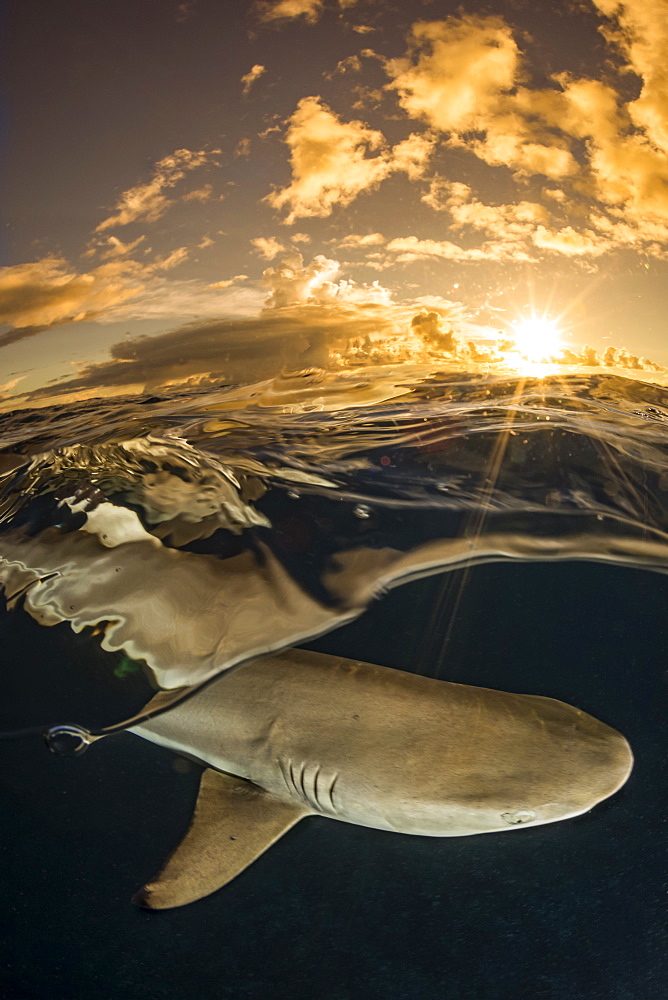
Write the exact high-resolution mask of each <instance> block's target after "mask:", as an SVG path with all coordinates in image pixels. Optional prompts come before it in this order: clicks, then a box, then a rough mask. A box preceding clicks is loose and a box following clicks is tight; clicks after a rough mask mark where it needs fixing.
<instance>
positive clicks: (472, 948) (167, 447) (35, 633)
mask: <svg viewBox="0 0 668 1000" xmlns="http://www.w3.org/2000/svg"><path fill="white" fill-rule="evenodd" d="M318 379H319V381H318ZM367 381H368V384H367V385H365V386H363V385H358V384H354V385H350V384H342V381H341V379H339V380H338V381H336V380H334V379H333V378H332V377H329V378H328V377H326V376H318V375H317V374H314V375H311V376H308V377H305V379H303V380H302V382H303V383H304V384H299V383H298V384H295V383H294V381H293V382H287V383H286V380H284V381H283V382H282V383H280V382H279V383H273V384H272V385H270V386H264V387H261V388H260V389H256V390H253V392H248V391H246V392H245V393H244V392H242V391H241V390H225V389H222V390H220V391H219V392H218V393H209V394H208V395H207V396H206V397H205V396H197V397H195V396H192V395H190V396H182V397H179V398H178V399H177V398H171V399H155V398H153V399H151V400H136V399H135V400H125V401H121V402H119V403H109V402H106V401H105V402H104V403H96V402H92V403H91V402H89V403H87V404H79V405H78V406H75V407H70V408H57V409H55V408H54V409H53V410H51V411H40V413H39V414H29V413H25V412H24V413H16V414H13V415H10V416H8V417H6V418H5V425H4V441H5V444H6V447H5V452H4V458H3V460H4V466H3V468H4V469H5V470H6V473H7V474H6V476H5V479H4V492H3V498H2V499H3V502H4V508H3V509H4V514H3V523H2V534H1V535H0V555H2V556H3V560H4V562H3V565H2V569H3V572H4V574H5V576H4V578H3V579H5V581H6V583H5V586H6V588H7V589H6V597H7V598H8V599H9V605H10V608H9V609H8V610H5V612H4V615H3V617H2V619H0V634H1V636H2V653H1V662H2V667H1V672H2V683H3V688H4V695H3V699H2V728H3V730H4V732H5V733H6V734H8V735H9V734H11V733H12V732H14V733H16V732H18V731H19V730H30V731H32V730H33V729H34V731H35V733H34V735H26V736H23V737H21V738H17V739H6V740H3V741H2V743H0V753H1V754H2V758H3V767H2V771H1V772H0V773H1V779H0V780H1V782H2V798H3V824H2V854H1V861H2V884H3V887H4V893H3V898H4V902H5V905H4V907H3V917H2V919H3V922H4V923H5V926H4V928H3V935H2V940H3V951H4V954H3V957H2V964H1V970H2V971H1V972H0V994H1V995H2V996H3V997H7V998H8V1000H13V998H17V1000H22V998H28V997H29V998H32V997H41V996H44V995H45V994H46V993H47V992H48V994H49V995H51V996H54V997H68V998H78V997H82V998H83V997H84V996H85V997H89V996H90V995H91V994H92V995H105V996H110V997H119V998H120V997H123V998H131V997H132V998H134V997H136V996H137V995H140V994H143V995H145V996H148V997H151V998H156V1000H162V998H172V997H174V998H176V997H179V998H180V997H189V996H198V997H224V998H230V1000H237V998H246V997H248V998H251V997H252V998H255V997H258V996H269V997H287V996H290V997H295V998H301V997H304V998H311V997H315V996H317V997H323V998H327V1000H348V998H350V1000H352V998H358V997H359V998H362V997H364V998H367V997H370V998H379V1000H380V998H383V1000H385V998H401V1000H403V998H411V1000H412V998H416V1000H418V998H420V1000H423V998H424V1000H441V998H445V1000H450V998H453V1000H454V998H456V1000H460V998H462V1000H464V998H466V1000H469V998H471V997H485V998H492V1000H495V998H506V997H517V996H530V997H532V998H533V997H536V998H555V1000H556V998H559V1000H561V998H569V1000H570V998H573V997H577V998H580V997H582V998H585V997H586V998H587V1000H589V998H595V1000H598V998H600V1000H627V998H632V1000H646V998H647V997H649V996H655V995H660V992H661V988H662V984H663V982H665V978H666V972H667V971H668V969H667V968H666V958H665V956H666V943H667V942H666V933H665V870H666V866H665V848H666V821H665V815H666V796H665V787H666V775H665V769H666V764H665V761H666V754H665V721H664V720H665V713H666V674H665V645H666V643H665V639H666V636H665V624H664V623H665V607H666V598H667V597H668V579H667V578H666V575H665V567H666V566H667V565H668V559H667V558H666V554H667V553H668V549H666V545H665V541H666V535H665V532H666V523H665V521H666V515H665V496H666V489H667V488H668V476H666V468H667V467H666V433H667V429H666V423H665V421H666V419H668V395H667V394H666V391H665V390H664V389H662V388H660V387H658V386H652V385H648V384H643V383H638V382H628V381H626V380H624V379H621V378H615V377H612V376H600V377H598V376H597V377H591V376H590V377H588V378H587V379H579V378H578V379H575V378H572V379H571V380H570V381H569V380H564V379H559V380H557V379H554V380H552V381H550V380H546V381H545V382H542V383H539V382H534V383H531V384H529V383H527V382H526V381H525V382H524V383H518V382H517V380H515V381H514V382H513V381H505V382H504V381H502V380H499V379H490V378H488V377H484V376H483V377H481V376H475V377H474V376H471V375H466V374H465V373H460V374H459V375H453V373H449V374H445V373H440V374H439V373H432V374H431V376H429V377H425V376H424V375H422V376H421V377H420V378H417V377H415V375H414V374H410V375H409V374H406V375H405V377H404V379H403V382H402V380H401V379H395V380H394V388H393V387H392V386H391V385H389V384H386V383H381V381H380V380H379V379H377V380H374V379H369V380H367ZM253 393H254V394H253ZM370 394H373V395H375V397H376V398H375V400H374V399H371V398H370ZM548 418H549V419H548ZM118 511H120V514H118V513H116V512H118ZM96 512H97V513H96ZM126 515H129V516H131V518H133V519H134V520H131V521H130V520H127V518H126V520H124V521H121V520H119V518H124V517H126ZM119 525H120V527H119ZM112 529H113V530H118V531H119V532H120V534H118V535H116V536H113V537H107V539H106V540H105V539H104V538H103V537H102V535H104V534H107V535H109V532H110V531H112ZM130 529H131V532H130V534H131V537H130V536H129V535H128V534H127V532H128V531H130ZM123 532H125V534H124V533H123ZM132 532H134V534H132ZM145 536H150V537H148V538H147V537H145ZM105 541H106V542H107V543H109V542H111V543H112V544H104V543H105ZM112 557H113V558H112ZM152 559H153V560H154V561H153V562H152V561H151V560H152ZM156 559H157V560H158V562H155V560H156ZM201 560H204V561H203V562H202V561H201ZM19 563H20V566H19ZM177 563H178V566H179V570H178V571H175V572H176V578H177V584H174V582H173V579H171V578H170V575H169V573H168V572H167V569H166V568H170V569H171V567H173V566H176V565H177ZM119 566H120V567H121V568H122V569H123V573H124V574H125V576H124V580H125V581H126V582H125V584H124V588H117V589H116V590H114V589H113V586H111V585H110V580H109V570H110V568H111V569H113V570H114V573H115V570H116V568H117V567H119ZM147 566H149V569H150V572H146V571H145V570H146V567H147ZM237 567H241V569H237ZM206 568H208V569H210V570H211V571H212V572H214V571H215V572H214V577H215V579H214V585H215V587H217V588H219V589H218V590H216V594H215V595H214V597H212V601H213V607H214V610H215V611H216V614H214V615H212V617H211V618H209V617H207V616H206V615H205V614H204V610H203V606H202V601H201V599H200V598H197V601H196V602H195V607H194V610H193V607H192V606H191V604H189V603H188V594H187V592H185V591H184V590H183V589H182V581H183V580H184V579H186V580H187V579H191V580H192V581H194V583H193V586H195V584H197V583H198V582H201V580H202V579H203V577H202V572H203V570H204V569H206ZM19 570H20V572H21V573H22V574H24V575H23V576H22V577H21V580H20V583H21V584H22V589H21V588H18V589H17V579H18V578H17V575H16V574H17V573H18V572H19ZM181 571H182V572H183V573H185V576H178V573H179V572H181ZM123 573H122V574H119V575H121V576H123ZM230 574H232V575H234V574H236V576H234V579H235V581H236V583H235V586H234V587H231V586H228V585H227V582H226V581H227V580H228V577H229V576H230ZM47 577H48V578H47ZM206 579H207V580H209V578H208V577H207V578H206ZM138 580H139V581H141V582H140V585H138V584H137V581H138ZM12 581H13V583H12ZM258 581H259V582H258ZM260 584H262V585H260ZM12 587H13V588H14V590H13V591H12ZM179 588H181V589H179ZM291 588H292V589H291ZM388 588H389V592H386V591H387V590H388ZM288 591H289V592H290V593H291V594H293V595H294V594H297V595H300V599H299V600H298V601H296V603H295V600H294V599H293V598H291V599H290V600H289V601H287V604H288V605H289V606H290V607H291V608H292V612H291V615H292V616H291V617H290V615H287V616H286V615H285V614H282V612H281V608H282V607H283V605H284V604H285V602H286V593H287V592H288ZM130 592H131V594H132V599H131V600H125V596H126V595H127V594H129V593H130ZM198 593H199V592H198ZM156 595H157V596H156ZM12 598H13V599H12ZM214 598H215V599H214ZM155 600H159V601H160V602H162V604H161V607H163V606H170V607H171V609H172V611H171V618H167V619H165V618H163V619H162V620H163V622H165V624H164V628H163V631H162V632H160V633H159V634H158V633H156V631H155V629H154V628H153V627H151V628H148V627H147V624H146V623H147V621H148V620H149V618H150V613H151V607H152V604H151V601H155ZM123 601H125V603H123ZM216 601H219V602H220V603H216ZM105 602H106V603H105ZM165 602H167V603H166V604H165ZM169 602H171V604H170V603H169ZM198 602H199V603H198ZM70 604H74V605H75V607H72V608H70V607H69V606H68V605H70ZM186 606H187V609H188V612H187V615H186V612H185V610H184V608H185V607H186ZM221 609H222V610H223V611H224V612H225V614H222V611H221ZM121 610H122V611H123V613H124V618H123V620H122V622H121V618H120V611H121ZM244 613H246V614H249V613H250V615H251V618H250V621H251V623H252V622H255V623H256V627H250V628H249V627H245V628H244V629H243V630H242V631H236V632H235V628H236V627H237V624H236V623H238V622H239V621H240V619H241V616H242V615H243V614H244ZM95 615H97V624H95V623H93V621H92V619H93V618H94V616H95ZM86 616H87V617H88V619H91V623H89V624H86V625H82V624H81V622H82V621H83V619H84V618H86ZM114 616H116V617H114ZM212 621H213V623H214V624H212ZM286 621H287V624H286ZM109 622H112V626H113V623H114V622H116V632H115V633H114V628H113V627H110V626H109V624H107V623H109ZM119 622H121V624H122V626H123V628H121V627H120V626H119ZM277 622H279V623H283V632H282V633H280V634H278V633H277V628H276V623H277ZM230 623H231V624H230ZM73 625H76V628H77V629H78V631H75V628H74V627H73ZM186 626H188V627H191V626H192V631H191V632H187V630H186ZM123 629H124V630H123ZM291 629H292V630H293V632H294V634H295V635H297V634H299V638H298V640H297V641H298V642H299V644H300V645H302V646H304V645H305V646H307V647H308V648H313V649H318V650H321V651H325V652H332V653H336V654H339V655H345V656H350V657H354V658H359V659H366V660H369V661H371V662H376V663H381V664H385V665H387V666H393V667H397V668H400V669H405V670H411V671H415V672H419V673H423V674H429V675H432V676H438V677H441V678H443V679H447V680H454V681H458V682H463V683H467V684H473V685H480V686H486V687H492V688H500V689H504V690H508V691H518V692H525V693H534V694H543V695H549V696H551V697H555V698H559V699H561V700H563V701H566V702H569V703H571V704H574V705H577V706H578V707H580V708H582V709H584V710H585V711H587V712H589V713H591V714H593V715H594V716H596V717H597V718H599V719H601V720H602V721H604V722H606V723H608V724H609V725H611V726H613V727H614V728H616V729H618V730H619V731H620V732H622V733H623V734H624V735H625V736H626V737H627V739H628V740H629V741H630V743H631V746H632V747H633V751H634V755H635V760H636V763H635V767H634V771H633V773H632V775H631V778H630V780H629V782H628V783H627V785H625V787H624V788H623V789H622V790H621V791H620V792H618V793H617V794H616V795H615V796H614V797H613V798H612V799H610V800H608V801H607V802H605V803H603V804H602V805H599V806H598V807H596V809H594V810H593V811H592V812H590V813H588V814H586V815H584V816H581V817H578V818H576V819H573V820H569V821H568V822H564V823H555V824H550V825H546V826H542V827H536V828H535V829H527V830H522V831H521V832H518V835H517V836H512V837H505V836H502V835H498V836H497V835H489V836H485V837H467V838H454V839H444V840H438V839H434V838H419V837H408V836H403V835H398V834H388V833H383V832H380V831H375V830H370V829H365V828H358V827H354V826H349V825H345V824H342V823H336V822H333V821H330V820H326V819H319V818H314V819H309V820H307V821H306V822H304V823H301V824H299V825H298V826H297V827H295V828H294V829H293V830H292V831H291V832H290V833H289V834H288V835H286V836H285V837H284V838H283V839H282V840H281V841H279V843H278V844H276V845H275V846H274V847H273V848H272V849H271V850H269V851H268V852H267V853H266V854H265V855H263V856H262V857H261V858H260V859H259V860H258V861H256V862H255V863H254V864H253V865H251V867H250V868H248V869H247V870H246V871H245V872H244V873H242V875H240V876H239V877H238V878H236V879H235V880H234V881H233V882H231V883H230V884H229V885H228V886H226V887H225V888H224V889H223V890H221V891H219V892H218V893H215V894H214V895H212V896H210V897H208V898H206V899H203V900H201V901H199V902H198V903H195V904H192V905H190V906H188V907H185V908H183V909H180V910H173V911H164V912H161V913H148V912H145V911H142V910H140V909H137V908H136V907H134V906H132V904H131V903H130V901H129V899H130V896H131V895H132V893H133V892H134V891H135V889H136V888H137V887H138V886H139V885H141V884H143V883H144V882H145V881H146V879H147V878H149V877H150V876H151V875H152V874H153V873H154V872H155V870H156V868H157V867H158V865H159V864H160V862H161V861H162V859H163V858H164V857H165V856H166V854H168V853H169V851H170V850H171V849H172V848H173V847H174V845H175V844H176V843H177V841H178V839H179V837H180V836H181V835H182V833H183V831H184V830H185V828H186V826H187V824H188V821H189V818H190V814H191V812H192V807H193V803H194V799H195V796H196V793H197V785H198V779H199V773H200V769H199V768H198V766H197V765H195V764H193V763H191V762H190V761H187V760H185V759H184V758H180V757H178V756H177V755H175V754H172V753H171V752H169V751H166V750H164V749H160V748H158V747H156V746H153V745H150V744H148V743H146V742H145V741H144V740H141V739H139V738H137V737H134V736H132V735H131V734H127V733H123V732H118V733H116V734H115V735H110V736H108V737H105V738H103V739H100V740H99V741H97V742H95V743H94V744H93V746H91V747H90V749H89V750H88V752H87V753H85V754H84V755H83V756H79V757H76V758H74V759H68V758H62V757H58V756H56V755H54V754H50V753H49V752H48V751H47V749H46V747H45V745H44V742H43V740H42V737H41V735H40V733H41V731H42V730H43V729H44V728H45V727H47V726H50V725H56V724H59V723H65V722H67V723H77V724H79V725H82V726H85V727H86V728H88V729H90V730H93V731H94V732H102V731H103V730H105V729H113V728H115V727H119V726H120V727H122V725H123V722H124V720H127V719H129V718H130V717H131V716H132V715H134V714H136V713H141V712H143V711H146V710H147V706H150V705H151V704H152V699H155V698H156V696H158V697H159V696H161V695H164V694H165V692H167V693H169V692H170V691H172V692H173V691H174V690H175V689H174V688H170V687H169V686H168V684H169V682H171V681H172V680H173V677H174V675H173V674H170V673H169V671H170V670H174V669H177V670H178V671H180V673H179V674H178V680H179V682H180V684H181V687H180V688H178V689H176V690H177V691H178V694H179V696H180V695H181V694H182V693H183V691H184V688H186V689H188V690H189V689H190V688H191V687H193V686H196V685H197V684H198V683H200V682H202V681H203V680H206V678H207V677H208V676H211V675H212V674H214V673H215V672H217V671H219V670H222V669H226V668H228V667H229V666H232V665H233V664H234V663H236V664H242V663H243V659H244V657H245V658H248V657H249V656H252V655H254V653H255V652H256V651H258V649H259V648H260V647H262V648H264V646H266V645H267V644H268V643H269V642H271V643H272V644H273V647H274V648H280V646H281V644H283V645H285V644H287V638H288V633H290V630H291ZM165 636H167V638H165ZM184 636H185V638H184ZM202 636H205V637H207V642H206V643H203V644H201V646H200V647H199V652H198V653H197V650H195V651H194V653H193V656H192V657H191V658H190V659H186V658H185V657H184V656H183V651H184V650H187V648H188V645H189V644H192V643H193V642H194V641H195V640H198V639H199V638H201V637H202ZM193 637H194V638H193ZM214 639H215V649H216V654H215V655H212V654H211V652H210V651H211V649H212V648H213V646H214ZM221 640H222V641H221ZM226 640H229V642H228V643H226ZM263 644H264V646H263ZM174 651H176V653H175V652H174ZM170 653H171V654H174V655H173V656H172V657H171V659H170ZM195 653H197V655H195ZM238 669H242V670H243V666H241V665H240V666H238ZM159 687H162V691H160V690H159Z"/></svg>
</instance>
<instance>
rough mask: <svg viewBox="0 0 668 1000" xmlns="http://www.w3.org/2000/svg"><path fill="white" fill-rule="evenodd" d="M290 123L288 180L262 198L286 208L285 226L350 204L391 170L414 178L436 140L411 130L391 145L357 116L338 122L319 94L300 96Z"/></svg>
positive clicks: (323, 215)
mask: <svg viewBox="0 0 668 1000" xmlns="http://www.w3.org/2000/svg"><path fill="white" fill-rule="evenodd" d="M289 122H290V123H289V126H288V130H287V133H286V136H285V141H286V143H287V144H288V146H289V147H290V161H291V166H292V183H291V184H290V185H289V186H288V187H286V188H283V189H280V190H275V191H273V192H272V193H271V194H269V195H267V197H266V198H265V199H264V200H265V201H266V202H268V203H269V204H270V205H272V206H273V207H274V208H278V209H283V208H289V214H288V215H287V217H286V219H285V222H286V224H288V225H291V224H292V223H293V222H294V221H295V220H296V219H298V218H305V217H308V216H316V217H319V218H325V217H326V216H328V215H330V214H331V213H332V210H333V208H334V206H335V205H344V206H345V205H349V204H350V202H351V201H353V200H354V199H355V198H357V196H358V195H360V194H362V193H363V192H365V191H372V190H374V189H375V188H376V187H378V185H379V184H380V183H381V181H383V180H385V178H386V177H388V176H389V175H390V174H391V173H392V172H394V171H402V172H405V173H407V174H408V176H409V177H410V178H411V180H415V179H417V178H418V177H420V176H422V175H423V173H424V171H425V169H426V166H427V163H428V160H429V157H430V156H431V153H432V151H433V148H434V143H435V139H434V138H433V137H432V136H430V135H418V134H416V133H412V134H411V135H409V136H408V138H406V139H404V140H403V141H401V142H399V143H397V145H396V146H394V147H393V148H390V147H388V146H387V144H386V142H385V138H384V136H383V135H382V133H381V132H378V131H376V130H375V129H372V128H369V126H368V125H366V124H365V123H364V122H361V121H348V122H344V121H342V120H341V119H340V118H339V116H338V115H336V114H335V113H334V112H333V111H332V110H331V109H330V108H328V107H327V105H326V104H324V103H323V102H322V101H321V99H320V98H319V97H305V98H303V99H302V100H301V101H300V102H299V104H298V105H297V109H296V111H295V112H294V114H293V115H292V117H291V118H290V120H289ZM369 154H375V155H369Z"/></svg>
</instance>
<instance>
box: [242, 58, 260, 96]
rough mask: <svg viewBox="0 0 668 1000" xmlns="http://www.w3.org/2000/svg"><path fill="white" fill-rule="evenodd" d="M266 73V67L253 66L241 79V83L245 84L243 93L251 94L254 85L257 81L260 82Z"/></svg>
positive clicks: (256, 64) (258, 64)
mask: <svg viewBox="0 0 668 1000" xmlns="http://www.w3.org/2000/svg"><path fill="white" fill-rule="evenodd" d="M265 72H266V67H265V66H261V65H260V63H255V65H254V66H252V67H251V68H250V69H249V71H248V72H247V73H245V74H244V75H243V76H242V77H241V83H242V84H243V92H244V94H248V93H249V91H250V89H251V87H252V86H253V84H254V83H255V81H256V80H259V79H260V77H261V76H262V75H263V74H264V73H265Z"/></svg>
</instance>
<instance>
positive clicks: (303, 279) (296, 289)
mask: <svg viewBox="0 0 668 1000" xmlns="http://www.w3.org/2000/svg"><path fill="white" fill-rule="evenodd" d="M340 270H341V265H340V264H339V262H338V261H336V260H331V259H330V258H329V257H325V256H323V255H322V254H318V256H317V257H315V258H314V259H313V260H312V261H311V263H310V264H308V265H305V264H304V258H303V257H302V255H301V254H300V253H297V252H296V251H294V252H293V253H291V254H288V255H287V256H286V257H284V258H283V259H282V260H281V261H280V263H279V264H278V265H277V266H276V267H270V268H267V269H266V270H265V271H264V273H263V275H262V279H263V281H264V284H265V286H266V287H267V289H268V291H269V295H268V297H267V303H266V306H267V309H282V308H284V307H285V306H294V305H303V304H310V305H332V304H341V303H344V302H345V303H365V304H367V305H371V304H373V305H389V304H390V302H391V299H392V296H391V293H390V292H389V290H388V289H387V288H384V287H383V286H382V285H380V284H379V283H378V282H377V281H374V282H373V284H371V285H366V284H362V285H359V284H358V283H357V282H355V281H349V280H341V281H335V280H334V279H335V278H337V277H338V276H339V273H340Z"/></svg>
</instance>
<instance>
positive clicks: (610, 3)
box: [593, 0, 668, 152]
mask: <svg viewBox="0 0 668 1000" xmlns="http://www.w3.org/2000/svg"><path fill="white" fill-rule="evenodd" d="M593 2H594V4H595V6H596V7H597V8H598V9H599V10H600V12H601V13H602V14H604V15H606V16H607V17H610V18H616V20H617V23H616V25H614V26H609V25H607V26H605V27H604V28H603V29H602V31H603V34H604V35H605V37H606V38H607V39H608V41H610V42H612V43H613V44H615V45H617V46H618V47H619V49H620V50H621V52H622V53H623V54H624V55H625V56H626V58H627V60H628V62H627V66H628V68H629V69H630V70H632V71H633V72H634V73H636V74H637V75H638V76H639V77H640V78H641V80H642V90H641V91H640V95H639V96H638V98H637V99H636V100H635V101H631V102H630V103H629V104H628V105H627V110H628V112H629V115H630V117H631V120H632V121H633V122H634V124H635V125H637V126H638V127H639V128H641V129H643V130H644V132H645V134H646V135H647V137H648V139H649V140H650V141H651V142H652V143H654V145H655V146H657V147H658V148H659V149H662V150H663V151H664V152H668V74H667V73H666V52H668V16H667V14H666V5H665V2H664V0H624V2H621V0H593Z"/></svg>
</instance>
